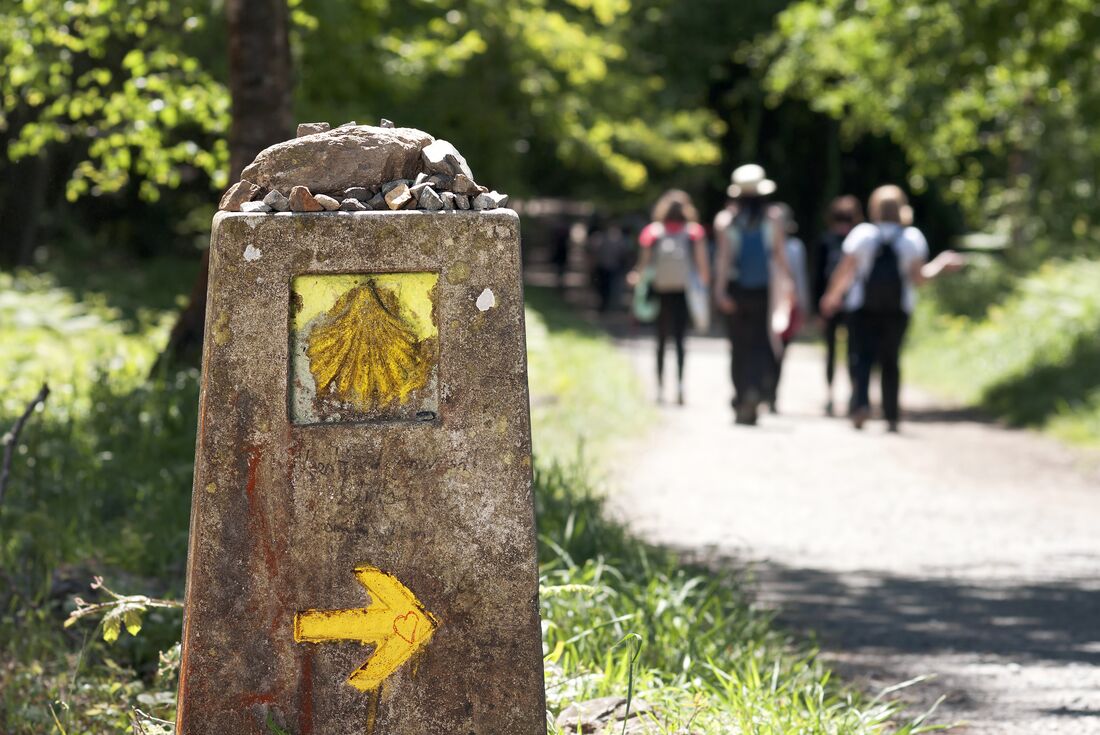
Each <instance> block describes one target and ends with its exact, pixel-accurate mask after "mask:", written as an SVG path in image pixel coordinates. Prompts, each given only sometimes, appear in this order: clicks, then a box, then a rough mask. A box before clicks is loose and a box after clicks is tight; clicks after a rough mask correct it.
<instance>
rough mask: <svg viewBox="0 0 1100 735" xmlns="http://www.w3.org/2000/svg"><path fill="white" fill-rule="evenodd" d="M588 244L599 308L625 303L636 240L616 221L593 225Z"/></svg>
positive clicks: (611, 309)
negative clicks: (603, 224) (624, 290)
mask: <svg viewBox="0 0 1100 735" xmlns="http://www.w3.org/2000/svg"><path fill="white" fill-rule="evenodd" d="M586 245H587V253H588V261H589V268H590V269H591V275H592V287H593V288H594V289H595V291H596V298H597V300H598V303H599V310H600V312H601V313H607V312H609V311H613V310H615V309H617V308H619V306H620V305H621V303H622V293H623V281H624V278H625V277H626V273H627V271H628V270H629V269H630V265H631V260H633V256H634V244H633V243H632V242H631V241H630V239H629V238H628V237H627V235H626V232H625V231H624V229H623V226H622V225H621V224H620V223H619V222H616V221H613V222H611V224H609V225H608V226H607V227H605V228H598V227H597V228H593V230H592V231H591V232H589V234H588V241H587V243H586Z"/></svg>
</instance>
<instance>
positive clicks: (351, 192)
mask: <svg viewBox="0 0 1100 735" xmlns="http://www.w3.org/2000/svg"><path fill="white" fill-rule="evenodd" d="M372 196H374V192H373V191H371V190H370V189H368V188H367V187H365V186H353V187H351V188H350V189H344V198H345V199H358V200H359V201H361V202H368V201H370V198H371V197H372Z"/></svg>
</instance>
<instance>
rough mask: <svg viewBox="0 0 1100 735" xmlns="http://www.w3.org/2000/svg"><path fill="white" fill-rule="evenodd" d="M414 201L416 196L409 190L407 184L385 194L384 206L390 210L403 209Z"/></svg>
mask: <svg viewBox="0 0 1100 735" xmlns="http://www.w3.org/2000/svg"><path fill="white" fill-rule="evenodd" d="M415 201H416V195H415V194H413V193H412V191H411V190H410V189H409V186H408V184H398V185H397V186H395V187H393V188H392V189H390V190H389V193H387V194H386V204H387V205H389V208H390V209H405V208H406V207H409V206H412V204H413V202H415Z"/></svg>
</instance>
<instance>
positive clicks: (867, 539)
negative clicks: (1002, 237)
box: [612, 338, 1100, 735]
mask: <svg viewBox="0 0 1100 735" xmlns="http://www.w3.org/2000/svg"><path fill="white" fill-rule="evenodd" d="M621 344H622V346H623V349H624V350H626V351H627V352H628V353H629V354H630V355H631V356H632V358H633V359H634V361H635V363H636V364H637V366H638V369H639V371H640V374H641V375H642V376H643V377H644V378H646V379H647V380H650V376H651V374H652V365H653V357H652V349H653V348H652V342H651V341H649V340H645V339H642V340H625V341H622V342H621ZM689 349H690V352H689V355H688V380H687V402H688V403H687V405H686V406H685V407H683V408H679V407H675V406H670V407H667V408H665V409H664V410H662V412H661V415H662V419H661V423H660V426H659V427H658V428H657V429H656V430H655V431H654V432H652V434H651V435H650V436H649V437H648V438H647V439H645V440H644V441H642V442H640V443H639V444H638V445H636V446H634V447H633V448H632V451H630V452H627V453H626V454H625V458H624V460H623V461H622V462H621V463H620V464H619V465H618V466H616V467H615V468H614V471H613V475H614V476H613V486H614V489H613V491H612V492H613V497H612V501H613V506H614V508H615V512H617V513H618V514H620V515H621V516H622V517H623V518H624V519H626V520H627V522H628V523H629V524H630V525H631V527H632V528H634V529H635V530H636V531H637V532H638V533H640V534H641V535H643V536H644V537H646V538H648V539H650V540H652V541H654V542H657V543H661V544H665V545H668V546H672V547H676V548H680V549H683V550H684V551H685V552H688V553H691V554H693V555H697V556H698V555H702V556H704V557H709V558H710V559H712V560H714V561H716V562H717V563H722V562H729V563H733V564H736V565H737V566H738V567H742V568H743V567H746V566H747V567H748V568H749V569H750V570H751V572H752V578H753V580H754V581H753V584H754V585H755V586H756V587H757V591H758V595H759V598H760V599H761V600H762V601H763V602H764V603H765V604H768V605H773V606H775V607H776V608H778V610H779V611H780V619H781V620H783V621H784V622H786V623H789V624H791V625H792V626H793V627H796V628H798V629H812V630H815V631H817V633H818V634H819V641H820V643H821V646H822V649H823V653H824V655H825V656H826V658H827V659H828V660H829V661H830V663H831V664H832V665H834V666H835V667H836V668H837V669H838V670H840V672H841V673H843V674H844V675H846V676H847V677H848V678H849V679H850V680H854V681H855V682H857V683H858V684H860V685H862V686H864V687H866V688H867V689H869V690H871V691H877V690H878V689H880V688H882V687H885V686H888V685H891V684H895V683H898V682H901V681H905V680H907V679H910V678H912V677H915V676H920V675H927V674H934V675H935V677H936V678H935V679H933V680H931V681H929V682H926V683H923V684H921V685H919V686H917V687H914V688H910V689H908V690H906V693H905V695H904V698H905V699H907V700H908V701H910V702H912V704H913V707H914V708H916V707H922V706H928V705H930V704H931V703H932V702H934V701H935V700H936V699H937V698H938V697H939V696H941V695H943V696H944V697H945V701H944V702H943V704H941V705H940V708H939V709H938V710H937V716H936V718H935V720H936V721H939V722H955V721H965V723H966V724H964V725H961V726H960V727H959V728H958V730H955V731H957V732H963V733H975V734H977V733H980V734H982V735H1036V734H1038V733H1055V732H1056V733H1074V734H1077V733H1081V734H1084V733H1100V471H1098V469H1097V466H1098V465H1097V462H1096V459H1095V458H1094V457H1092V456H1089V455H1085V454H1082V453H1080V452H1077V451H1071V450H1069V449H1067V448H1065V447H1062V446H1060V445H1059V444H1057V443H1055V442H1052V441H1049V440H1046V439H1044V438H1042V437H1039V436H1036V435H1034V434H1031V433H1027V432H1020V431H1009V430H1006V429H1003V428H1000V427H998V426H996V425H993V424H991V423H986V422H983V421H981V420H980V419H978V418H976V417H974V416H972V415H968V414H967V413H966V412H960V411H954V410H950V409H945V408H943V407H942V406H937V405H936V404H935V403H934V402H933V401H931V400H930V399H929V398H928V397H927V396H923V395H921V394H919V393H916V392H914V391H906V392H904V393H903V397H902V404H903V406H904V407H905V408H906V409H907V416H908V419H907V421H906V423H904V424H903V427H902V433H901V434H900V435H888V434H886V433H885V432H884V431H883V427H882V425H881V423H880V422H875V423H872V424H871V425H870V427H869V429H868V430H865V431H864V432H862V433H857V432H855V431H854V430H853V429H852V428H851V427H850V426H849V425H848V424H847V422H845V421H842V420H840V419H827V418H825V417H824V416H823V412H822V407H823V404H824V392H823V378H822V377H821V375H820V373H821V363H820V360H821V358H820V353H819V352H818V351H817V350H816V349H815V348H813V347H811V346H802V345H797V346H795V347H794V348H793V349H792V351H791V353H790V355H789V357H788V361H787V365H786V367H785V377H784V385H783V391H782V394H781V397H780V412H781V413H780V415H778V416H768V415H765V416H763V418H762V419H761V424H760V426H758V427H756V428H755V429H754V428H745V427H737V426H734V425H733V422H732V415H731V412H730V409H729V398H730V388H729V383H728V377H727V376H728V353H727V347H726V344H725V342H724V341H722V340H718V339H708V338H699V339H693V340H692V341H691V344H690V345H689ZM846 393H847V389H846V387H843V386H842V387H841V390H840V391H838V397H839V396H842V395H846Z"/></svg>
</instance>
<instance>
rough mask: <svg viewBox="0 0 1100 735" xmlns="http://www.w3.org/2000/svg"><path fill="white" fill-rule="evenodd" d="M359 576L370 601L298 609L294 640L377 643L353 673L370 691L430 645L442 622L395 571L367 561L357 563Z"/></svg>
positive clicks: (360, 685) (351, 681) (350, 681)
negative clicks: (351, 605)
mask: <svg viewBox="0 0 1100 735" xmlns="http://www.w3.org/2000/svg"><path fill="white" fill-rule="evenodd" d="M355 578H356V579H358V580H359V584H361V585H363V587H364V588H366V590H367V592H368V593H370V597H371V602H370V604H369V605H367V606H366V607H360V608H354V609H351V610H306V611H304V612H300V613H297V614H296V615H295V616H294V640H295V641H296V642H298V643H326V642H328V641H358V642H359V643H362V644H374V646H375V648H374V653H372V654H371V656H370V658H369V659H368V660H367V662H366V663H365V664H363V665H362V666H360V667H359V668H358V669H356V670H355V672H354V673H352V675H351V676H350V677H348V684H351V685H352V686H353V687H355V688H356V689H358V690H360V691H363V692H369V691H373V690H375V689H377V688H378V687H380V686H381V685H382V682H383V681H385V679H386V677H388V676H389V675H390V674H392V673H393V672H395V671H397V669H399V668H400V667H401V665H402V664H404V663H405V662H406V661H408V660H409V658H410V657H412V655H413V654H414V653H416V652H417V651H419V650H421V649H422V648H423V647H424V646H426V645H427V643H428V641H429V640H430V639H431V637H432V633H434V632H435V629H436V628H437V627H438V626H439V623H438V621H437V620H436V618H435V616H434V615H432V614H431V613H430V612H428V611H427V610H426V609H424V606H423V605H421V604H420V601H419V600H417V599H416V596H415V595H413V593H412V592H410V591H409V588H408V587H406V586H405V585H403V584H401V582H399V581H398V580H397V577H394V576H393V575H392V574H386V573H385V572H383V571H382V570H381V569H377V568H375V567H371V566H365V565H364V566H358V567H356V568H355Z"/></svg>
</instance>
